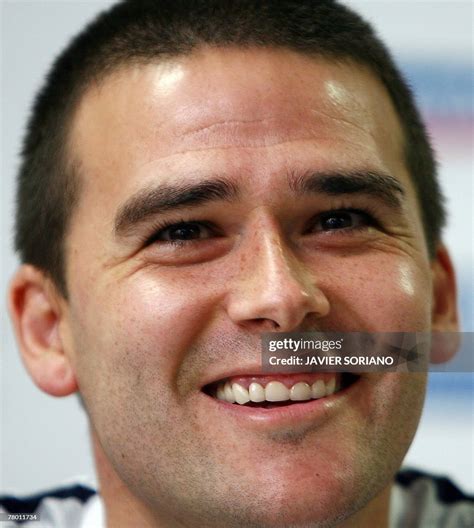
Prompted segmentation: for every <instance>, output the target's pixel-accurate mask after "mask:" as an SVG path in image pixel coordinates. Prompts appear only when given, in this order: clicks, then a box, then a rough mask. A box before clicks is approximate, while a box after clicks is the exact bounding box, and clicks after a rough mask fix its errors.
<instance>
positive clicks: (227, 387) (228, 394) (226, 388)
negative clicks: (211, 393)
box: [224, 382, 235, 403]
mask: <svg viewBox="0 0 474 528" xmlns="http://www.w3.org/2000/svg"><path fill="white" fill-rule="evenodd" d="M224 393H225V399H226V400H227V401H228V402H229V403H234V402H235V397H234V391H233V390H232V387H231V386H230V383H229V382H227V383H226V384H225V385H224Z"/></svg>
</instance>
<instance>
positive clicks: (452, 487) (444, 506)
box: [390, 469, 474, 528]
mask: <svg viewBox="0 0 474 528" xmlns="http://www.w3.org/2000/svg"><path fill="white" fill-rule="evenodd" d="M391 501H392V502H391V517H390V521H391V528H402V527H403V528H408V527H409V528H411V527H413V528H425V527H426V528H445V527H451V526H452V527H457V528H463V527H465V528H468V527H471V526H474V497H473V496H472V495H468V494H466V493H464V492H463V491H462V490H461V489H460V488H459V487H458V486H456V484H454V483H453V482H452V481H451V480H450V479H449V478H447V477H445V476H440V475H432V474H429V473H425V472H422V471H418V470H414V469H404V470H402V471H400V472H399V473H398V474H397V476H396V479H395V486H394V488H393V491H392V497H391Z"/></svg>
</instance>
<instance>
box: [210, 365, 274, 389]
mask: <svg viewBox="0 0 474 528" xmlns="http://www.w3.org/2000/svg"><path fill="white" fill-rule="evenodd" d="M263 375H264V373H263V372H262V365H261V364H260V363H249V364H247V365H241V366H239V367H229V369H228V370H220V371H219V372H215V373H210V374H208V375H207V376H206V377H205V378H204V380H203V382H202V383H201V388H202V387H205V386H206V385H209V384H211V383H216V382H217V381H221V380H223V379H226V378H230V377H232V376H263Z"/></svg>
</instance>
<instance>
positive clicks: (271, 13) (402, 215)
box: [5, 1, 472, 528]
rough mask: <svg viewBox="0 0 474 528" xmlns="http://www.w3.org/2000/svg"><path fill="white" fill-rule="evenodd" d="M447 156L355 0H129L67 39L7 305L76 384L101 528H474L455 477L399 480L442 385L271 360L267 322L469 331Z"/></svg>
mask: <svg viewBox="0 0 474 528" xmlns="http://www.w3.org/2000/svg"><path fill="white" fill-rule="evenodd" d="M434 167H435V164H434V161H433V157H432V152H431V149H430V147H429V144H428V141H427V138H426V135H425V131H424V128H423V125H422V123H421V121H420V119H419V116H418V113H417V111H416V109H415V107H414V105H413V102H412V99H411V95H410V93H409V90H408V89H407V87H406V85H405V84H404V82H403V80H402V78H401V77H400V75H399V73H398V72H397V70H396V68H395V66H394V65H393V63H392V61H391V59H390V56H389V55H388V54H387V52H386V51H385V49H384V47H383V45H382V44H381V43H380V41H379V40H377V38H376V37H375V36H374V34H373V32H372V30H371V28H370V27H369V26H368V25H367V24H366V23H365V22H363V21H362V20H361V19H360V18H359V17H358V16H357V15H355V14H354V13H352V12H351V11H349V10H347V9H346V8H345V7H343V6H341V5H340V4H338V3H335V2H331V1H321V2H314V1H312V2H297V3H295V2H289V1H288V2H281V1H279V2H271V1H259V2H250V1H242V2H240V1H239V2H222V1H218V2H217V1H216V2H213V1H206V2H204V1H203V2H189V1H188V2H161V1H160V2H158V1H153V2H148V1H128V2H123V3H120V4H118V5H117V6H115V7H113V8H112V9H111V10H110V11H109V12H106V13H105V14H103V15H101V16H100V17H99V18H98V19H97V20H96V21H95V22H94V23H93V24H92V25H90V26H88V27H87V28H86V30H85V31H84V32H83V33H82V34H81V35H79V36H78V37H77V38H76V39H75V40H74V41H73V42H72V43H71V44H70V46H69V47H68V49H67V50H66V51H65V52H63V54H62V55H61V57H60V58H59V59H58V60H57V62H56V64H55V65H54V66H53V69H52V72H51V74H50V76H49V77H48V80H47V82H46V84H45V86H44V88H43V90H42V92H41V93H40V95H39V97H38V99H37V102H36V106H35V108H34V112H33V115H32V118H31V121H30V126H29V129H28V133H27V136H26V139H25V146H24V150H23V164H22V167H21V170H20V175H19V191H18V212H17V232H16V244H17V249H18V250H19V253H20V255H21V256H22V259H23V262H24V264H23V265H22V266H21V267H20V269H19V270H18V272H17V274H16V276H15V277H14V279H13V281H12V284H11V293H10V309H11V313H12V318H13V321H14V325H15V329H16V333H17V336H18V341H19V344H20V349H21V352H22V356H23V359H24V362H25V364H26V366H27V368H28V370H29V372H30V374H31V376H32V378H33V379H34V381H35V383H36V384H37V385H38V386H39V387H40V388H41V389H42V390H43V391H45V392H46V393H48V394H51V395H54V396H66V395H69V394H73V393H75V392H78V393H79V394H80V396H81V398H82V401H83V404H84V407H85V410H86V412H87V415H88V418H89V421H90V431H91V438H92V444H93V449H94V455H95V462H96V467H97V474H98V479H99V483H100V490H99V491H100V500H101V501H102V504H103V506H104V508H105V521H104V522H105V523H106V526H107V528H116V527H138V526H140V527H141V526H144V527H145V526H149V527H159V528H162V527H163V528H164V527H166V528H168V527H214V526H215V527H217V526H218V527H222V526H225V527H327V526H336V525H337V526H344V527H367V526H376V527H381V528H384V527H388V526H389V525H390V526H430V527H431V526H435V524H432V522H441V521H440V519H448V520H449V522H451V523H456V522H464V520H465V519H467V514H468V513H469V510H468V505H467V502H465V501H464V500H463V497H462V496H461V494H460V493H459V492H458V491H457V490H456V489H455V488H454V487H450V486H447V487H446V486H445V490H446V489H448V490H449V493H451V499H452V498H453V497H456V500H451V502H450V504H449V505H447V504H444V503H443V501H441V499H440V498H439V496H436V493H435V491H434V480H430V478H429V477H427V476H426V477H423V478H421V477H420V478H419V479H418V484H420V482H421V481H423V482H422V485H424V486H425V487H424V488H423V489H422V492H420V491H419V488H418V491H417V493H418V495H417V496H418V497H420V495H419V494H420V493H423V499H420V500H419V502H416V501H415V502H414V500H413V494H412V493H410V487H409V486H408V487H407V488H406V489H404V490H403V491H400V490H399V489H398V488H396V487H394V477H395V474H396V473H397V471H398V469H399V467H400V465H401V462H402V460H403V457H404V455H405V453H406V451H407V449H408V447H409V445H410V443H411V441H412V438H413V435H414V433H415V430H416V427H417V424H418V421H419V417H420V413H421V409H422V405H423V399H424V392H425V382H426V374H423V373H416V374H414V373H411V374H408V373H405V374H402V373H386V374H379V373H372V374H363V375H360V376H358V377H356V378H355V377H350V378H349V377H347V376H344V375H340V374H331V373H325V374H322V373H315V372H313V373H310V372H308V373H305V372H303V373H299V374H291V375H290V374H287V373H284V371H282V372H281V373H275V374H272V375H263V374H262V365H261V357H260V338H261V334H262V333H267V332H293V331H295V332H304V331H314V330H317V331H326V330H328V331H363V332H421V331H423V332H427V331H431V330H438V331H452V330H456V329H457V315H456V303H455V288H454V277H453V270H452V267H451V264H450V260H449V257H448V255H447V252H446V250H445V249H444V247H443V245H442V244H441V239H440V230H441V227H442V224H443V219H444V213H443V209H442V206H441V197H440V193H439V189H438V185H437V183H436V175H435V169H434ZM453 353H454V350H448V349H447V350H445V351H444V353H443V354H444V355H443V356H441V357H440V358H439V359H440V360H446V359H448V358H449V357H450V356H451V355H452V354H453ZM275 402H278V403H275ZM409 480H410V479H409V478H408V477H406V476H405V481H406V482H405V483H407V482H408V481H409ZM423 483H424V484H423ZM412 484H413V483H412ZM415 484H417V483H416V482H415ZM397 490H398V491H397ZM423 490H424V491H423ZM397 493H398V494H397ZM456 493H457V494H458V495H456ZM46 498H47V496H44V497H42V498H41V499H37V502H36V505H38V504H39V503H40V502H41V501H44V500H45V499H46ZM83 498H84V497H83ZM95 498H96V499H97V500H99V499H98V496H96V497H95ZM91 500H92V499H91ZM5 503H6V502H5ZM10 504H11V503H10ZM15 506H16V507H17V508H19V507H20V506H21V501H19V502H18V503H16V504H15ZM58 508H59V507H58V506H57V505H55V506H54V507H51V509H50V510H48V511H49V513H48V514H47V515H50V519H51V520H50V521H49V522H50V523H51V524H47V526H50V525H51V526H61V523H60V521H59V520H58V519H60V518H61V515H60V508H59V509H58ZM16 511H18V510H16ZM22 511H25V510H22ZM45 511H46V510H45ZM471 511H472V510H471ZM81 515H84V511H82V510H81V511H80V512H79V513H76V516H77V519H76V521H77V523H78V524H77V526H79V525H80V522H81ZM55 519H56V520H55ZM84 519H85V517H83V518H82V522H83V526H84V527H85V526H86V524H87V523H86V524H84V523H85V520H84ZM88 519H89V521H88V522H89V523H90V522H91V521H90V517H89V518H88ZM408 519H415V520H414V521H413V524H408V522H412V521H408ZM97 522H98V521H97ZM430 523H431V524H430ZM454 525H455V524H452V526H454ZM63 526H66V524H63ZM67 526H68V528H69V526H72V525H71V524H68V525H67ZM74 526H76V525H74ZM87 526H95V524H88V525H87ZM439 526H441V524H440V525H439ZM443 526H444V525H443ZM446 526H447V525H446ZM459 526H461V524H459ZM466 526H467V524H466Z"/></svg>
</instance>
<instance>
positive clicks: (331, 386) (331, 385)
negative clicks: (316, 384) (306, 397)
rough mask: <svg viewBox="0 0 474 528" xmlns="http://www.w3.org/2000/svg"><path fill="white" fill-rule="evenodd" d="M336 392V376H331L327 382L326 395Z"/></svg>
mask: <svg viewBox="0 0 474 528" xmlns="http://www.w3.org/2000/svg"><path fill="white" fill-rule="evenodd" d="M335 392H336V378H331V379H330V380H329V381H328V382H327V383H326V396H330V395H331V394H334V393H335Z"/></svg>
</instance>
